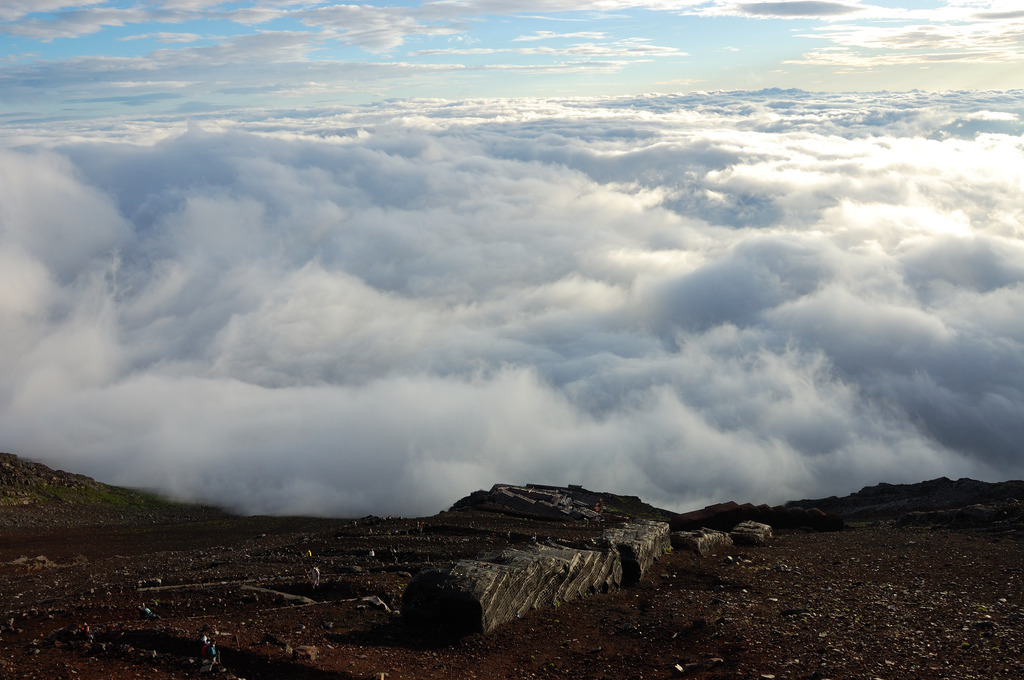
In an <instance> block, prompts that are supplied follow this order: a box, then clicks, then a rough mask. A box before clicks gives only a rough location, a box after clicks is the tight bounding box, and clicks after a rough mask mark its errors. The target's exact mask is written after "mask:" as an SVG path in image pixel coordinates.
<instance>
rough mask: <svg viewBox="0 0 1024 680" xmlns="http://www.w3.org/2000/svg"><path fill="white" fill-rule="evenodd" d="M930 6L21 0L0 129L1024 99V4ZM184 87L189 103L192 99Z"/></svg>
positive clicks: (4, 23)
mask: <svg viewBox="0 0 1024 680" xmlns="http://www.w3.org/2000/svg"><path fill="white" fill-rule="evenodd" d="M927 4H928V5H929V6H922V3H916V2H913V3H911V2H908V3H892V2H885V3H873V2H871V1H870V0H789V1H781V0H778V1H772V2H767V1H764V2H757V1H753V0H751V1H747V2H736V1H734V0H663V1H662V0H646V1H637V0H621V1H620V0H613V1H608V2H600V3H589V4H583V5H581V4H580V3H568V2H535V1H526V0H465V1H459V2H454V1H446V0H437V1H426V2H412V3H388V2H367V3H336V2H326V1H315V2H296V1H292V0H276V1H272V0H266V1H262V2H258V3H247V2H245V3H243V2H212V1H209V0H173V1H172V0H167V1H165V2H157V3H148V4H144V5H139V4H137V3H130V2H122V1H115V2H104V3H97V2H90V1H88V0H82V1H81V2H74V1H72V0H60V1H53V2H45V3H27V2H21V1H19V2H9V3H4V6H3V7H0V45H2V46H3V49H4V53H5V54H6V55H8V56H7V58H6V59H5V60H3V61H0V88H2V89H3V92H4V97H3V98H2V100H0V116H15V117H20V116H26V114H29V115H28V117H29V118H31V119H33V120H38V119H43V118H46V117H50V118H52V119H55V120H63V119H69V118H70V119H75V118H83V117H90V116H91V117H101V116H109V115H116V113H117V111H118V110H119V109H118V108H117V106H116V105H115V103H116V102H118V101H121V100H122V99H124V98H125V97H128V98H129V99H127V101H133V102H145V103H144V104H141V105H140V106H139V107H136V108H141V109H142V110H143V111H145V112H146V113H152V114H165V115H171V114H179V115H180V114H192V113H195V112H197V111H213V110H221V111H237V110H240V109H247V108H253V107H256V108H264V109H270V108H285V109H288V108H295V107H321V106H329V105H332V104H337V103H345V104H356V103H367V102H371V101H376V100H377V99H379V98H408V97H427V98H434V97H441V98H449V99H459V98H463V97H465V96H480V97H490V96H503V97H517V96H577V95H616V94H639V93H643V92H653V91H666V90H668V91H672V90H675V89H677V88H678V87H680V86H685V87H687V88H700V89H704V90H732V89H753V90H757V89H760V88H763V87H765V86H775V87H798V88H801V89H808V90H826V91H829V90H834V91H844V90H853V91H875V90H879V89H891V90H899V89H909V88H919V89H926V90H933V91H934V90H945V89H973V88H984V89H1012V88H1015V87H1019V85H1020V83H1019V76H1018V75H1017V74H1018V73H1020V72H1021V66H1022V62H1024V53H1022V51H1021V44H1022V40H1021V37H1022V35H1024V17H1022V16H1021V15H1020V9H1019V7H1017V6H1015V4H1014V3H1013V2H1012V1H1009V0H983V1H977V0H942V1H940V2H936V3H927ZM901 5H902V6H901ZM554 26H558V27H559V28H560V29H561V28H565V27H569V26H571V27H572V28H571V30H552V27H554ZM286 44H288V45H290V46H291V47H290V48H286V47H285V45H286ZM531 44H532V45H535V46H536V47H535V48H533V49H530V45H531ZM524 73H529V74H531V76H532V77H531V79H530V80H529V81H527V80H526V79H525V78H523V77H522V74H524ZM182 82H187V83H189V87H188V96H187V97H178V95H179V94H180V93H181V88H180V86H179V84H180V83H182ZM126 87H130V88H132V89H134V90H135V91H134V92H130V93H127V94H126V93H125V92H123V90H124V89H125V88H126ZM103 102H107V104H104V103H103Z"/></svg>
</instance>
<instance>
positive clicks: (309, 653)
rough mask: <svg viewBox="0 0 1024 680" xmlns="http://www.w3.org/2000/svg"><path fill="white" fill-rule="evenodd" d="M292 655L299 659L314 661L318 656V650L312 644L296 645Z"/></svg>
mask: <svg viewBox="0 0 1024 680" xmlns="http://www.w3.org/2000/svg"><path fill="white" fill-rule="evenodd" d="M292 655H293V656H294V658H296V659H298V660H300V661H316V660H317V658H318V657H319V656H320V650H319V649H317V648H316V647H314V646H312V645H303V646H301V647H296V648H295V650H294V651H293V652H292Z"/></svg>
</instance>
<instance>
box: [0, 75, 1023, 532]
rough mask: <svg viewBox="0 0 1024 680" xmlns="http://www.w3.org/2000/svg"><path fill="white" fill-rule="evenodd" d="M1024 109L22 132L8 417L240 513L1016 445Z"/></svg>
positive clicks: (26, 447) (995, 464)
mask: <svg viewBox="0 0 1024 680" xmlns="http://www.w3.org/2000/svg"><path fill="white" fill-rule="evenodd" d="M1022 108H1024V107H1022V105H1021V104H1020V98H1019V96H1016V95H1014V94H1013V93H1007V94H999V93H988V94H979V95H966V94H935V95H930V94H924V93H911V94H906V95H898V94H897V95H809V94H807V93H802V92H798V91H766V92H761V93H719V94H702V93H696V94H692V95H683V96H658V97H656V96H650V97H637V98H607V99H585V100H562V101H555V100H516V101H508V100H486V101H484V100H481V101H475V102H461V103H453V102H441V101H438V102H424V101H418V102H413V101H397V102H388V103H386V104H381V105H378V106H372V107H362V108H353V109H347V110H331V111H325V112H320V113H312V112H294V114H293V115H291V116H290V117H289V116H277V117H273V118H270V117H263V118H261V117H256V116H253V117H251V118H250V119H249V120H247V121H244V122H243V121H242V120H241V119H236V120H235V121H233V122H232V121H227V120H216V121H214V120H210V121H208V122H205V123H202V122H200V123H197V124H192V125H190V126H189V127H188V128H187V129H186V128H179V129H177V130H176V131H172V130H167V129H166V128H164V127H161V124H159V123H157V122H154V123H153V125H152V126H149V127H147V126H146V125H144V124H143V123H142V122H141V121H136V122H134V123H133V126H132V127H130V128H126V129H122V130H119V131H111V129H109V128H107V127H104V126H101V125H98V126H94V127H92V128H90V127H88V126H87V125H85V124H79V126H78V127H77V128H74V133H75V136H74V137H69V136H68V131H67V130H62V131H60V132H59V133H54V134H53V136H52V137H48V136H47V135H48V131H47V129H45V128H38V129H34V130H31V131H29V130H26V131H24V133H23V134H21V135H19V136H17V137H15V136H13V135H11V136H10V137H9V138H8V143H7V144H6V146H5V150H3V151H0V176H2V177H4V178H5V181H4V182H3V183H0V187H2V188H0V216H2V219H0V229H2V231H0V265H2V266H0V284H2V285H0V339H2V341H3V345H4V347H5V351H4V353H3V354H2V356H0V375H2V377H3V380H2V385H3V387H2V388H0V414H2V415H0V441H2V442H3V443H4V448H6V449H8V450H13V451H15V452H17V453H21V454H24V455H30V456H34V457H38V458H41V459H43V460H45V461H47V462H50V463H53V464H57V465H60V466H62V467H64V468H70V469H74V470H76V471H82V472H85V473H87V474H94V475H96V476H98V477H100V478H102V479H104V480H106V481H111V482H115V483H125V484H133V485H139V486H150V487H152V486H158V487H159V488H160V489H161V490H163V491H164V492H166V493H169V494H173V495H177V496H180V497H186V498H190V499H194V500H203V501H207V502H217V503H224V504H227V505H229V506H231V507H234V508H237V509H240V510H243V511H247V512H304V513H315V514H335V515H357V514H364V513H367V512H378V513H403V514H413V513H425V512H434V511H436V510H438V509H441V508H443V507H445V506H446V505H447V504H449V503H451V502H452V501H454V500H455V499H456V498H458V497H459V496H461V495H463V494H465V493H468V492H469V491H472V490H473V489H475V488H478V487H483V486H488V485H490V484H491V483H493V482H496V481H511V482H529V481H542V482H550V483H582V484H585V485H588V486H591V487H595V488H608V489H614V490H617V491H621V492H624V493H637V494H640V495H641V496H643V497H644V498H646V499H648V500H650V501H651V502H655V503H658V504H661V505H665V506H669V507H677V508H688V507H693V506H694V505H699V504H702V503H706V502H712V501H717V500H723V499H726V498H738V499H740V500H753V501H768V502H774V501H781V500H785V499H787V498H792V497H807V496H813V495H818V494H827V493H846V492H849V491H851V490H854V489H855V488H857V487H858V486H859V485H862V484H869V483H875V482H877V481H879V480H886V481H893V482H899V481H914V480H920V479H923V478H930V477H935V476H938V475H949V476H954V477H955V476H960V475H971V476H975V477H981V478H988V479H992V478H998V477H1011V476H1020V474H1021V472H1022V468H1024V465H1022V460H1021V459H1020V456H1019V451H1018V447H1017V445H1016V442H1017V441H1019V439H1020V438H1021V436H1022V435H1024V431H1022V427H1024V426H1022V425H1021V423H1024V418H1022V417H1021V416H1022V415H1024V413H1022V412H1021V411H1022V408H1024V407H1022V404H1024V398H1022V397H1024V395H1022V391H1024V378H1022V376H1024V370H1022V368H1024V366H1022V359H1021V357H1022V356H1024V352H1022V351H1021V350H1022V347H1021V345H1022V342H1024V323H1022V322H1021V321H1020V320H1021V319H1022V318H1024V315H1022V314H1021V312H1022V311H1024V266H1021V264H1020V263H1021V262H1024V245H1022V243H1021V239H1022V236H1024V222H1022V219H1024V213H1022V212H1021V208H1020V204H1019V196H1020V192H1021V190H1022V189H1024V145H1022V144H1021V141H1020V139H1021V138H1020V136H1019V135H1020V132H1021V130H1022V127H1021V126H1022V124H1021V119H1022V115H1021V114H1022V113H1024V111H1022ZM29 133H31V134H29ZM1008 133H1011V134H1008ZM8 348H10V349H8Z"/></svg>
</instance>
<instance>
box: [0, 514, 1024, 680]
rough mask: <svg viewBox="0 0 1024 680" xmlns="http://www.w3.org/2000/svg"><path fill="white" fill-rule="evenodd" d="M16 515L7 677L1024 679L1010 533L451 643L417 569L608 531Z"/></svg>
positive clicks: (793, 545)
mask: <svg viewBox="0 0 1024 680" xmlns="http://www.w3.org/2000/svg"><path fill="white" fill-rule="evenodd" d="M18 512H19V509H16V508H14V509H12V508H5V509H3V510H2V511H0V513H2V514H3V524H2V526H3V530H2V532H0V612H2V615H0V678H39V679H41V680H53V679H57V678H66V679H71V678H75V679H90V678H96V679H104V680H122V679H127V678H145V679H147V680H158V679H164V678H192V677H218V678H224V679H225V680H227V679H230V678H246V679H248V680H256V679H260V680H262V679H267V680H269V679H271V678H275V679H277V678H308V679H317V680H325V679H328V678H331V679H348V678H358V679H370V678H374V679H380V678H382V677H383V678H385V679H386V680H399V679H409V680H423V679H429V678H445V679H449V678H479V679H491V680H499V679H515V678H573V679H574V680H579V679H584V678H595V679H596V678H604V679H608V680H623V679H629V678H675V677H685V678H745V679H746V678H750V679H754V680H762V679H763V680H769V679H770V678H777V679H779V680H782V679H785V678H792V679H796V678H808V679H812V678H833V679H836V680H838V679H853V678H864V679H866V680H872V679H875V678H882V679H884V680H897V679H899V680H903V679H906V678H955V679H958V680H968V679H971V678H988V679H992V678H1007V679H1010V678H1013V679H1019V678H1021V677H1024V648H1022V646H1024V621H1022V620H1021V619H1022V618H1024V615H1022V611H1021V606H1022V604H1024V593H1022V576H1021V570H1022V560H1021V557H1022V547H1024V543H1022V542H1021V536H1020V535H1019V534H1018V532H1017V531H1015V530H1012V529H1011V530H1000V531H991V530H984V529H969V530H953V529H949V528H943V527H927V526H924V527H920V526H919V527H899V526H896V525H894V524H892V523H877V524H874V525H858V526H856V527H853V528H848V529H846V530H844V531H841V532H834V533H812V532H802V531H786V532H776V535H775V537H774V538H773V539H772V541H771V542H770V544H769V545H767V546H764V547H756V548H750V547H743V548H741V547H734V548H729V549H724V550H722V551H720V552H718V553H716V554H713V555H707V556H698V555H696V554H693V553H689V552H682V551H676V552H672V553H668V554H665V555H664V556H662V557H661V558H660V559H659V560H658V561H657V562H656V563H655V565H654V567H653V568H652V569H651V570H650V571H649V572H648V573H647V574H646V575H645V576H644V578H643V579H642V580H641V582H640V583H638V584H636V585H635V586H632V587H630V588H628V589H624V590H621V591H619V592H615V593H609V594H598V595H593V596H591V597H588V598H586V599H584V600H580V601H577V602H569V603H565V604H562V605H560V606H558V607H553V608H550V609H541V610H536V611H533V612H531V613H530V614H528V615H527V616H524V617H523V618H521V619H519V620H517V621H514V622H512V623H509V624H507V625H504V626H502V627H500V628H499V629H497V630H496V631H494V632H492V633H490V634H488V635H481V634H475V635H470V636H467V637H462V638H458V639H451V638H448V637H446V636H445V635H444V631H439V630H429V631H424V630H417V629H410V628H409V627H407V626H405V625H404V624H403V622H402V619H401V615H400V613H399V612H398V610H399V609H400V607H401V594H402V591H403V589H404V587H405V585H406V584H407V583H408V582H409V580H410V578H411V576H412V574H414V573H415V572H416V571H417V570H418V569H421V568H424V567H428V566H429V565H431V564H438V563H442V562H445V561H448V560H453V559H457V558H461V557H472V556H474V555H476V554H478V553H481V552H484V551H486V550H493V549H496V548H501V547H506V546H508V545H509V544H513V545H520V544H525V543H527V542H530V541H532V540H533V538H534V537H537V539H538V540H541V541H546V540H549V539H550V540H551V541H555V542H559V543H563V544H567V545H574V544H577V543H579V542H580V541H583V540H585V539H587V538H589V537H593V536H597V535H599V534H600V531H601V527H600V526H595V525H586V524H579V523H577V524H573V523H552V522H541V521H530V520H525V519H517V518H512V517H507V516H501V515H496V514H488V513H481V512H476V511H465V512H447V513H441V514H440V515H437V516H434V517H429V518H420V519H403V518H374V517H370V518H363V519H362V520H359V521H358V522H351V521H342V520H322V519H309V518H258V517H256V518H237V517H227V516H216V515H213V514H210V515H197V516H191V517H188V518H186V519H175V520H173V521H169V520H168V518H166V517H156V516H148V517H132V518H128V519H125V518H121V520H120V521H118V519H117V518H112V517H110V516H104V517H102V518H96V521H95V522H94V523H90V521H89V518H88V517H82V516H81V515H76V516H75V517H74V518H73V519H71V518H68V517H66V516H65V517H64V518H63V519H62V518H61V516H60V515H52V516H51V517H50V518H49V521H44V520H45V519H46V518H45V517H41V515H40V514H39V513H40V512H41V511H33V512H31V513H30V512H28V511H24V512H22V514H21V515H19V514H18ZM33 513H34V514H33ZM20 517H21V518H25V521H20V519H19V518H20ZM29 520H31V521H29ZM371 551H373V554H372V556H371ZM314 564H315V565H317V566H319V568H320V570H321V571H322V573H323V583H322V584H321V586H320V587H319V588H317V589H315V590H314V589H313V588H312V586H311V584H310V583H309V581H308V579H307V578H306V575H305V571H304V570H305V569H307V568H309V567H311V566H313V565H314ZM260 589H262V590H260ZM285 594H290V595H301V596H305V597H308V598H310V600H309V601H297V600H290V599H287V598H286V597H285ZM364 598H376V599H364ZM140 605H145V606H148V607H149V608H150V609H151V610H152V611H153V612H154V613H156V614H157V615H158V616H159V618H156V619H151V620H145V619H142V618H140V615H139V611H138V608H139V606H140ZM382 605H387V607H386V608H385V607H384V606H382ZM84 624H89V626H90V629H91V634H92V638H91V640H89V639H87V638H86V637H85V636H84V634H82V632H81V627H82V626H83V625H84ZM204 629H205V630H206V631H208V632H209V634H210V635H212V636H213V637H214V639H215V640H216V641H217V642H218V646H219V648H220V650H221V661H222V665H221V667H220V668H219V669H218V672H216V673H214V674H212V675H205V674H204V675H200V673H199V669H200V667H199V661H198V659H197V655H198V653H199V643H198V642H197V640H198V637H199V635H200V631H201V630H204ZM310 656H315V658H313V659H311V658H310Z"/></svg>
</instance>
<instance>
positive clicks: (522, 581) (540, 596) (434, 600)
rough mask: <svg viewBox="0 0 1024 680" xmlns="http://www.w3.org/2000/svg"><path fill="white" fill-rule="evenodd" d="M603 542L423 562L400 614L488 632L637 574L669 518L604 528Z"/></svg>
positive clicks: (422, 622) (458, 630)
mask: <svg viewBox="0 0 1024 680" xmlns="http://www.w3.org/2000/svg"><path fill="white" fill-rule="evenodd" d="M603 545H604V547H603V549H599V550H579V549H575V548H566V547H558V546H554V547H552V546H546V545H534V546H530V547H529V548H527V549H525V550H518V549H507V550H501V551H498V552H493V553H486V554H483V555H480V556H479V557H478V558H477V559H475V560H460V561H458V562H452V563H450V564H448V565H445V566H443V567H440V568H436V569H425V570H423V571H421V572H420V573H418V574H417V575H416V576H415V577H414V578H413V580H412V581H411V582H410V583H409V585H408V586H407V587H406V589H405V592H404V593H403V595H402V616H403V618H404V619H405V620H406V621H407V622H409V623H412V624H414V625H419V626H433V627H435V629H436V630H439V631H444V632H447V633H450V634H455V635H459V634H468V633H474V632H482V633H488V632H490V631H492V630H494V629H495V628H497V627H498V626H500V625H501V624H503V623H506V622H508V621H512V620H514V619H516V618H519V617H521V616H523V615H524V614H526V613H527V612H529V611H530V610H532V609H539V608H541V607H550V606H554V605H556V604H558V603H560V602H568V601H571V600H576V599H579V598H581V597H585V596H587V595H591V594H594V593H606V592H609V591H612V590H616V589H618V588H619V587H620V586H622V585H623V584H626V583H632V582H634V581H630V580H629V579H635V578H639V577H638V576H636V574H639V575H641V576H642V574H643V573H644V572H646V570H647V569H648V568H650V565H651V564H652V563H653V562H654V560H655V559H657V557H658V556H659V555H661V554H662V553H663V552H664V551H665V550H666V549H668V548H669V546H670V541H669V533H668V524H666V523H664V522H642V523H635V524H628V525H623V526H621V527H616V528H614V529H609V530H607V531H606V532H605V534H604V537H603ZM627 571H628V572H629V576H628V577H627Z"/></svg>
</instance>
